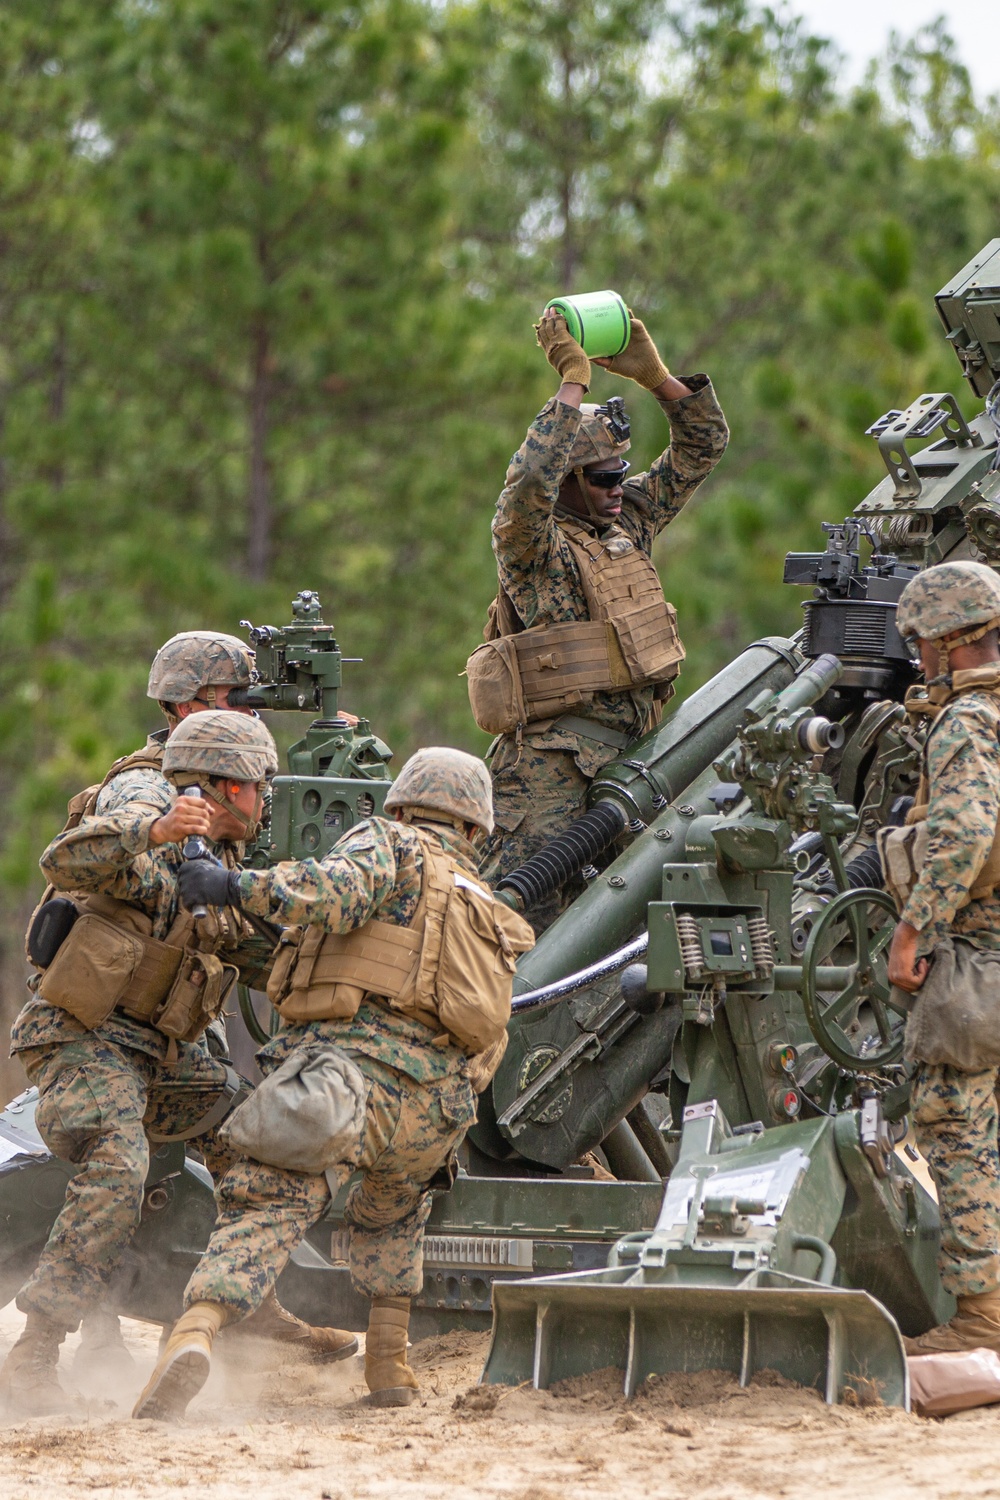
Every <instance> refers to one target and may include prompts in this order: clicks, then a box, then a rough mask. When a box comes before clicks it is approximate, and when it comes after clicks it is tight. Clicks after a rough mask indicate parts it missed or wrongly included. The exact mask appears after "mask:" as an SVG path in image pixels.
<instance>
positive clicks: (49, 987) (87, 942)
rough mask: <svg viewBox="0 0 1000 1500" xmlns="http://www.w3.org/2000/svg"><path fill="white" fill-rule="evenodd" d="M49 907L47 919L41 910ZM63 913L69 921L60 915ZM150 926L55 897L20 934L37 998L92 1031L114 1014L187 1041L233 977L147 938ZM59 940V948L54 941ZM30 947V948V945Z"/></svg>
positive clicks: (100, 899) (122, 911) (139, 916)
mask: <svg viewBox="0 0 1000 1500" xmlns="http://www.w3.org/2000/svg"><path fill="white" fill-rule="evenodd" d="M53 906H54V907H57V908H58V910H57V912H56V913H54V914H52V915H47V914H46V913H47V909H48V908H49V907H53ZM66 907H71V908H72V910H73V912H74V913H75V915H74V916H73V917H72V918H71V917H70V915H69V913H68V912H67V911H66V910H65V908H66ZM151 925H152V924H151V922H150V919H149V918H148V917H147V916H146V915H145V914H144V913H143V912H140V911H138V910H137V909H136V908H135V907H132V906H129V905H128V904H127V903H126V902H121V901H115V900H114V899H112V898H111V897H105V896H81V897H77V898H74V899H72V900H70V899H69V898H67V897H57V898H55V899H54V900H51V901H45V902H43V903H42V905H41V906H39V908H38V910H37V911H36V913H35V915H34V917H33V918H32V921H31V925H30V927H29V930H28V941H27V946H28V949H29V956H32V949H34V950H35V951H36V952H37V953H38V954H39V957H44V956H45V954H46V949H47V948H52V947H54V948H55V951H54V953H53V955H52V957H51V959H50V962H49V963H48V964H46V965H45V966H44V967H43V966H42V965H41V963H40V962H39V958H37V957H34V956H32V962H33V963H35V964H36V965H37V966H38V967H40V968H42V967H43V972H42V976H41V979H40V980H39V983H38V990H37V994H38V995H39V997H40V999H42V1000H45V1001H46V1002H47V1003H48V1004H49V1005H55V1006H58V1007H59V1009H60V1010H64V1011H66V1013H67V1014H68V1015H71V1016H72V1017H73V1018H74V1020H77V1021H79V1022H80V1023H81V1025H83V1026H86V1027H87V1029H88V1030H90V1031H92V1030H94V1028H95V1027H97V1026H100V1025H101V1024H102V1023H103V1022H104V1021H106V1020H107V1018H108V1016H109V1015H110V1014H111V1012H112V1011H114V1010H120V1011H122V1013H123V1014H124V1015H126V1016H130V1017H131V1018H132V1019H133V1020H137V1021H145V1022H146V1023H148V1024H149V1025H152V1026H155V1027H156V1029H157V1030H158V1031H162V1032H163V1034H164V1035H165V1036H168V1037H171V1038H174V1039H176V1040H179V1041H194V1040H195V1039H196V1038H197V1037H199V1036H200V1035H201V1033H202V1032H203V1031H204V1029H205V1027H206V1026H208V1025H209V1024H210V1023H211V1022H212V1021H214V1020H215V1018H216V1017H217V1016H218V1015H219V1013H220V1012H221V1010H222V1007H223V1005H224V1003H225V999H226V996H227V995H228V993H229V990H230V989H231V987H232V985H233V983H234V982H235V980H236V977H237V972H238V971H237V969H236V968H235V967H234V966H233V965H232V964H225V963H223V962H222V960H221V959H219V958H217V957H216V956H215V955H214V954H212V953H200V952H197V951H196V950H194V949H192V948H186V947H181V946H178V945H175V944H172V943H165V942H161V941H160V940H159V939H157V938H154V937H151V936H150V934H149V929H150V927H151ZM59 932H62V941H61V942H59V943H58V945H56V944H55V938H56V937H57V936H58V934H59ZM36 936H37V939H38V941H37V942H35V941H34V939H35V938H36Z"/></svg>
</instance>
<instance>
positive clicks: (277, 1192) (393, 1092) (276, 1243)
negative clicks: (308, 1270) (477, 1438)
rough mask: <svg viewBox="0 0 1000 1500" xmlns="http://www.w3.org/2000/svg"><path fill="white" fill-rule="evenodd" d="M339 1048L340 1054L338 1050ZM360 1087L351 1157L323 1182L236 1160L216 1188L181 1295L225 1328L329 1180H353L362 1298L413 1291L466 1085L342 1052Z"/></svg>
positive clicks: (320, 1199)
mask: <svg viewBox="0 0 1000 1500" xmlns="http://www.w3.org/2000/svg"><path fill="white" fill-rule="evenodd" d="M345 1050H346V1049H345ZM351 1058H352V1060H353V1062H354V1063H356V1065H357V1066H358V1067H359V1068H360V1070H361V1072H362V1073H363V1074H364V1076H365V1080H366V1082H367V1084H368V1100H367V1105H366V1110H365V1122H364V1128H363V1131H362V1137H361V1142H360V1154H356V1155H355V1158H354V1160H353V1161H351V1162H345V1163H344V1164H343V1165H342V1166H339V1167H337V1168H335V1169H333V1170H332V1171H330V1172H328V1173H327V1174H326V1176H313V1175H312V1174H310V1173H306V1172H289V1171H286V1170H285V1169H284V1168H282V1167H272V1166H265V1165H264V1164H262V1163H261V1162H255V1161H248V1160H245V1159H243V1160H240V1161H238V1162H237V1163H236V1164H235V1166H233V1167H232V1169H231V1170H230V1171H229V1172H228V1173H227V1174H226V1176H225V1178H224V1179H223V1181H222V1183H221V1184H220V1186H219V1189H218V1195H217V1196H218V1202H219V1219H218V1223H217V1225H216V1228H215V1231H214V1233H213V1235H212V1238H211V1239H210V1240H209V1243H208V1249H207V1250H206V1251H205V1254H204V1255H203V1256H202V1259H201V1260H200V1261H199V1263H198V1265H197V1267H196V1268H195V1272H194V1275H193V1276H192V1277H191V1280H190V1281H189V1282H188V1285H187V1289H186V1291H185V1293H184V1305H185V1307H190V1306H191V1304H192V1303H193V1302H214V1303H217V1304H218V1305H219V1306H221V1307H225V1308H227V1309H228V1310H229V1315H230V1321H231V1322H235V1321H236V1320H237V1319H239V1318H245V1317H247V1315H248V1314H249V1313H251V1312H253V1311H254V1309H255V1308H257V1307H259V1306H260V1304H261V1302H262V1301H263V1300H264V1298H265V1296H266V1295H267V1293H268V1292H269V1291H270V1290H271V1288H272V1287H273V1285H274V1283H275V1280H276V1278H277V1277H278V1275H279V1274H280V1273H281V1271H282V1270H283V1268H284V1266H285V1263H286V1262H287V1260H288V1257H289V1255H290V1254H291V1253H292V1251H293V1250H294V1249H295V1247H296V1246H297V1245H298V1244H299V1242H300V1241H301V1240H302V1238H303V1236H304V1235H305V1233H306V1231H307V1230H308V1229H310V1228H311V1227H312V1225H313V1224H315V1223H316V1222H317V1221H318V1220H319V1219H321V1218H322V1217H323V1215H324V1214H325V1213H326V1211H327V1210H328V1209H329V1207H330V1203H331V1181H330V1180H329V1179H332V1182H333V1183H334V1184H335V1185H336V1187H337V1188H340V1187H342V1186H343V1184H344V1183H345V1182H347V1181H348V1179H349V1178H350V1177H351V1176H352V1174H353V1173H354V1172H356V1171H357V1172H360V1174H361V1180H360V1181H359V1182H357V1183H355V1185H354V1186H353V1187H352V1188H351V1191H350V1192H349V1194H348V1196H347V1204H346V1208H345V1211H344V1218H345V1220H346V1222H347V1225H348V1227H349V1236H350V1267H351V1279H352V1281H353V1282H354V1285H355V1287H356V1288H357V1289H358V1291H360V1292H361V1293H363V1294H365V1295H367V1296H369V1297H409V1296H413V1295H415V1294H416V1293H417V1292H419V1291H420V1290H421V1289H422V1287H423V1238H424V1225H425V1224H426V1222H427V1216H428V1214H429V1213H430V1210H431V1194H430V1192H429V1190H428V1184H429V1183H430V1181H431V1179H432V1178H433V1177H434V1176H435V1174H436V1173H437V1172H438V1171H439V1170H440V1168H441V1167H443V1166H444V1165H445V1163H446V1162H447V1161H448V1160H449V1158H450V1157H451V1155H452V1153H453V1152H454V1150H455V1148H456V1146H457V1145H458V1144H459V1142H460V1141H461V1139H462V1137H463V1136H464V1134H465V1132H466V1130H467V1128H468V1126H469V1125H470V1124H471V1122H472V1119H473V1117H474V1115H475V1101H474V1098H473V1094H472V1089H471V1088H470V1086H469V1083H468V1081H467V1080H466V1079H465V1078H463V1077H461V1076H459V1075H457V1074H450V1075H449V1076H447V1077H445V1078H442V1079H435V1080H432V1081H430V1082H427V1083H416V1082H414V1080H413V1079H411V1078H407V1077H406V1076H405V1075H404V1074H402V1073H398V1072H397V1071H396V1070H395V1069H394V1068H390V1067H387V1066H386V1065H385V1064H384V1063H380V1062H377V1061H375V1060H374V1059H373V1058H369V1057H365V1056H362V1055H360V1054H358V1053H354V1052H352V1053H351Z"/></svg>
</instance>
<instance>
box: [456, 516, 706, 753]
mask: <svg viewBox="0 0 1000 1500" xmlns="http://www.w3.org/2000/svg"><path fill="white" fill-rule="evenodd" d="M560 531H561V532H562V533H563V535H564V536H565V539H566V541H567V542H568V543H569V546H570V550H571V551H572V553H573V556H574V558H575V560H576V564H577V567H578V569H579V572H580V579H581V582H582V584H583V589H584V593H585V594H586V597H587V606H588V610H589V613H590V619H589V620H569V621H565V622H563V623H561V624H558V625H534V626H531V627H530V628H529V629H527V630H525V629H521V630H519V631H509V632H505V633H503V634H498V633H497V632H499V631H501V630H502V629H503V627H504V626H509V625H510V624H511V623H512V616H513V610H512V609H511V608H510V607H509V602H507V601H505V603H507V607H506V608H501V607H500V599H501V596H499V595H498V599H497V602H496V604H495V605H494V607H493V609H492V610H491V614H490V620H489V623H488V625H487V634H488V636H489V637H491V638H490V639H487V641H486V643H485V645H482V646H479V647H477V649H476V650H475V651H474V652H473V653H472V655H471V656H470V657H469V660H468V661H467V662H466V666H465V671H466V676H467V678H468V685H469V702H470V704H471V707H472V713H473V717H474V718H475V720H476V723H477V724H478V725H479V727H480V728H481V729H485V730H486V731H487V733H489V734H509V733H511V732H512V731H513V730H515V729H516V728H517V727H518V726H519V725H525V724H530V723H533V722H534V721H536V720H544V719H552V718H557V717H558V716H559V715H560V714H561V713H564V712H565V711H566V710H569V709H573V708H579V707H582V706H585V705H586V704H588V703H591V702H592V701H593V698H594V695H595V694H596V693H604V692H616V691H624V690H628V689H634V688H644V687H650V686H652V687H654V688H655V690H656V693H655V696H656V698H657V700H658V701H659V702H665V701H666V699H667V698H668V697H669V696H670V695H671V692H672V686H671V684H672V683H673V680H674V678H675V677H676V676H677V674H678V672H679V671H680V666H681V662H682V661H683V660H684V647H683V645H682V644H681V640H680V636H679V635H678V633H677V611H676V610H675V609H674V607H673V605H672V604H668V603H667V601H666V600H665V599H664V597H663V590H662V589H661V587H660V580H659V577H658V576H657V573H656V569H655V568H654V567H653V564H652V562H651V561H650V560H649V558H648V557H646V555H645V554H644V553H642V552H640V551H639V549H638V548H637V547H636V546H635V545H634V544H633V542H632V541H631V540H630V539H629V538H628V537H626V536H625V535H624V534H623V533H621V532H618V533H617V534H613V535H611V536H610V537H608V538H605V539H600V538H597V537H595V536H593V535H592V533H590V532H588V531H587V530H586V529H585V528H584V527H576V526H573V525H572V524H571V523H568V522H565V521H563V522H561V523H560Z"/></svg>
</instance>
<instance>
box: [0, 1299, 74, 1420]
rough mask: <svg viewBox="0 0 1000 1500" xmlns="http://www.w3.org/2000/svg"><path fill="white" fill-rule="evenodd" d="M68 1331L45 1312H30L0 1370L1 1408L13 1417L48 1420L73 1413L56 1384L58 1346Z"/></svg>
mask: <svg viewBox="0 0 1000 1500" xmlns="http://www.w3.org/2000/svg"><path fill="white" fill-rule="evenodd" d="M66 1333H67V1330H66V1328H65V1327H63V1325H62V1324H61V1323H54V1322H53V1321H52V1319H51V1318H47V1317H45V1315H44V1313H38V1312H29V1313H28V1318H27V1322H26V1323H25V1325H24V1332H23V1333H22V1334H21V1337H20V1338H19V1339H18V1341H17V1343H16V1344H15V1345H14V1347H13V1348H12V1349H11V1351H10V1353H9V1354H8V1355H7V1358H6V1359H5V1360H4V1363H3V1368H2V1369H0V1408H2V1409H3V1411H4V1412H5V1413H6V1414H7V1415H8V1416H12V1417H48V1416H52V1415H54V1414H55V1413H56V1412H65V1411H72V1410H73V1407H74V1404H75V1403H74V1402H73V1400H72V1399H71V1397H69V1396H68V1395H67V1394H66V1392H65V1391H64V1390H63V1388H62V1386H61V1385H60V1384H59V1379H58V1376H57V1375H56V1369H57V1368H58V1365H59V1345H60V1344H61V1343H62V1341H63V1339H64V1338H65V1337H66Z"/></svg>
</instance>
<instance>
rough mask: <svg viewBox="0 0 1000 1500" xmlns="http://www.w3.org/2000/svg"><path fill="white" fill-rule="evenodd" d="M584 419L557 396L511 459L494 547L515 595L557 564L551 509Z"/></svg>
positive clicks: (503, 576) (503, 577)
mask: <svg viewBox="0 0 1000 1500" xmlns="http://www.w3.org/2000/svg"><path fill="white" fill-rule="evenodd" d="M580 421H581V417H580V413H579V411H578V410H577V408H576V407H575V406H567V405H566V404H565V402H563V401H557V400H556V398H555V397H554V396H553V398H552V400H551V401H548V402H546V404H545V405H544V406H543V407H542V409H541V411H540V412H539V414H538V416H537V417H536V418H535V420H534V421H533V422H532V424H531V426H530V427H529V428H528V434H527V436H526V438H525V439H524V442H523V443H522V444H521V446H520V448H519V449H518V450H517V452H516V453H515V454H514V457H513V458H512V459H511V461H510V468H509V469H508V470H507V483H506V485H505V486H504V489H503V491H502V493H501V495H500V499H499V500H498V501H497V510H496V515H495V517H494V518H493V551H494V552H495V553H496V559H497V567H498V570H499V573H500V582H501V583H502V584H503V586H504V588H505V589H506V590H507V592H508V594H510V595H511V596H515V595H516V594H517V593H518V592H519V591H520V590H521V589H522V588H523V586H524V585H525V584H526V583H528V582H529V581H530V580H531V578H532V577H533V576H534V575H536V574H538V573H542V572H545V571H547V570H548V569H549V567H550V566H551V565H552V564H553V561H554V560H556V562H557V565H558V553H559V541H558V537H557V534H556V523H555V521H554V520H553V517H552V512H553V509H554V507H555V503H556V500H557V498H558V495H559V486H560V484H561V483H562V480H563V476H564V475H565V473H566V466H567V464H568V462H569V455H570V451H571V449H572V447H573V443H574V440H575V439H576V434H577V430H578V429H579V426H580ZM525 623H526V624H529V625H530V624H531V621H530V620H528V621H526V622H525Z"/></svg>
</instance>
